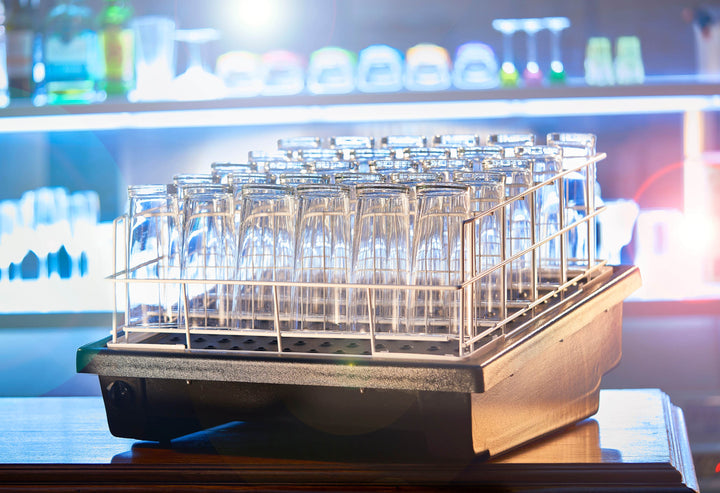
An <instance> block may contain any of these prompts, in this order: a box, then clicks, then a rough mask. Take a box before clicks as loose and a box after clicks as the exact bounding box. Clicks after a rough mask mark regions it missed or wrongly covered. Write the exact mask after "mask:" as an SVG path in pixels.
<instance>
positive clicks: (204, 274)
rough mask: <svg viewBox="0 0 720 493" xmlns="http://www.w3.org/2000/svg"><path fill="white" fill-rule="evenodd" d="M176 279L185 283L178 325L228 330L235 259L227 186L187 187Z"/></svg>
mask: <svg viewBox="0 0 720 493" xmlns="http://www.w3.org/2000/svg"><path fill="white" fill-rule="evenodd" d="M183 216H184V218H183V233H182V253H181V257H180V277H181V278H182V279H183V280H193V281H198V280H199V281H205V282H202V283H192V282H187V283H184V290H183V292H182V294H181V297H180V300H181V306H182V308H181V310H180V324H181V325H185V324H187V326H188V327H190V328H204V327H222V328H229V327H230V316H231V308H232V292H233V289H232V287H231V286H229V285H228V284H227V283H225V282H224V281H227V280H229V279H230V278H231V274H232V272H231V271H230V266H231V265H233V262H234V260H235V251H236V250H235V235H234V225H233V216H234V207H233V195H232V190H231V188H230V187H229V186H227V185H219V184H212V185H202V186H194V187H188V188H186V190H185V196H184V199H183Z"/></svg>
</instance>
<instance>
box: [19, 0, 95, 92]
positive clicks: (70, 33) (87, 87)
mask: <svg viewBox="0 0 720 493" xmlns="http://www.w3.org/2000/svg"><path fill="white" fill-rule="evenodd" d="M42 53H43V66H44V69H45V73H44V80H43V83H42V85H41V86H40V87H38V88H37V89H36V92H35V97H34V99H33V103H34V104H35V105H43V104H46V103H49V104H69V103H93V102H98V101H102V100H103V99H105V92H104V91H99V90H98V89H97V83H98V80H99V78H100V54H99V49H98V35H97V31H96V30H95V29H94V19H93V12H92V9H91V8H90V6H89V5H88V4H87V2H86V1H84V0H58V1H56V3H55V6H54V7H53V8H51V9H50V11H49V12H48V15H47V17H46V21H45V32H44V36H43V49H42Z"/></svg>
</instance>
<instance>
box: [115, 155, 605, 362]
mask: <svg viewBox="0 0 720 493" xmlns="http://www.w3.org/2000/svg"><path fill="white" fill-rule="evenodd" d="M605 157H606V155H605V154H604V153H599V154H596V155H594V156H592V157H591V158H589V159H588V160H587V161H585V162H584V163H582V164H581V165H578V166H576V167H574V168H572V169H566V170H563V171H562V172H560V173H558V174H556V175H555V176H553V177H552V178H550V179H548V180H546V181H543V182H542V183H536V184H534V185H533V186H531V187H528V188H527V189H525V191H524V192H523V193H521V194H520V195H517V196H513V197H509V198H507V199H506V200H504V201H502V202H499V203H498V204H497V205H495V206H493V207H491V208H489V209H487V210H485V211H483V212H480V213H475V214H474V215H473V216H472V217H469V218H467V219H465V220H463V221H462V234H461V235H460V249H461V251H462V252H463V253H462V255H461V256H460V259H459V261H460V269H459V270H460V273H461V274H462V280H461V282H460V283H458V284H448V285H427V286H426V285H412V284H404V285H378V284H355V283H348V282H342V283H330V282H322V283H318V282H289V281H239V280H228V279H216V278H210V277H208V278H206V279H183V278H181V277H180V276H179V274H176V275H175V276H172V275H170V274H172V273H174V272H176V271H173V270H172V269H158V272H159V273H160V274H159V275H158V277H157V278H152V279H150V278H135V277H133V273H134V272H136V271H137V270H138V269H141V268H146V267H148V265H151V264H153V263H158V264H160V263H163V261H164V260H165V259H163V258H157V259H154V260H150V261H148V262H145V263H144V264H141V265H134V266H131V265H129V264H128V248H129V242H128V239H129V221H128V217H127V215H125V216H120V217H118V218H117V219H116V220H115V221H114V230H115V242H114V244H115V248H114V262H115V263H114V267H115V269H114V271H115V272H114V274H112V275H110V276H109V277H108V279H110V280H111V281H113V282H114V286H115V288H114V292H115V310H114V312H113V326H112V333H111V340H110V341H109V342H108V343H107V347H108V348H109V349H118V350H137V351H143V350H147V351H158V350H161V351H191V352H198V353H202V352H208V351H210V352H213V353H218V352H223V353H226V354H228V355H229V356H231V357H242V356H243V355H244V354H245V355H247V354H253V355H255V356H257V355H258V354H261V353H280V354H282V355H283V356H284V357H289V358H292V357H293V356H294V355H302V356H303V357H307V356H308V355H316V356H317V357H324V358H344V359H346V358H348V357H352V358H380V359H413V360H437V359H439V360H443V361H453V360H456V361H462V360H464V359H467V358H469V357H471V356H473V355H475V354H477V353H481V352H482V353H484V352H486V351H488V350H490V349H491V348H493V347H496V345H497V344H499V343H502V341H503V340H505V339H508V338H511V337H515V336H517V335H518V333H521V332H524V331H526V330H528V328H529V327H532V326H533V321H534V320H535V319H540V318H542V316H543V314H544V313H546V311H548V310H550V309H552V307H553V306H555V305H557V304H559V303H561V302H562V301H563V300H566V299H568V296H571V295H572V294H573V293H574V292H577V291H578V290H580V289H582V286H583V284H584V283H586V282H587V281H589V280H591V279H593V278H595V277H596V276H598V275H599V274H600V272H602V271H603V269H604V268H605V265H606V262H605V261H603V260H598V259H596V258H595V255H594V252H593V250H594V249H593V248H586V250H585V258H582V259H577V258H570V257H569V255H568V251H567V250H568V249H567V237H568V235H571V234H575V235H579V234H582V235H583V236H584V240H585V244H586V245H588V246H589V245H594V243H595V227H594V223H595V220H596V217H597V215H598V214H600V213H601V212H602V211H603V210H604V208H603V207H597V208H594V207H588V208H587V209H586V211H585V213H584V215H583V217H580V218H578V219H576V220H573V221H572V222H571V223H569V224H566V223H567V222H568V221H567V220H566V217H565V216H566V211H567V210H568V208H571V207H572V204H567V203H566V193H565V189H564V187H565V178H566V177H567V176H568V175H569V174H571V173H578V172H580V173H584V174H585V176H589V177H594V176H595V173H594V169H595V166H596V163H598V162H599V161H601V160H603V159H605ZM591 179H593V181H594V178H591ZM588 182H589V183H592V182H591V181H588ZM549 185H551V186H557V187H558V190H559V196H558V198H559V201H560V204H559V228H558V229H557V231H556V232H554V234H551V235H548V236H546V237H543V238H541V239H538V238H535V236H536V235H535V231H536V228H535V214H534V204H535V200H534V198H535V194H536V193H538V191H539V190H541V189H542V188H543V187H546V186H549ZM584 194H585V197H584V200H585V202H584V204H588V205H590V206H592V205H593V204H594V197H593V194H594V191H593V187H592V186H586V187H585V190H584ZM526 198H532V200H529V201H528V203H529V205H530V219H531V228H530V231H531V245H530V246H529V247H527V248H525V249H523V250H521V251H517V252H513V254H512V255H510V254H509V253H508V252H507V250H508V248H506V242H505V238H506V233H507V232H506V222H505V220H504V218H503V215H504V212H505V210H506V208H507V207H508V206H509V205H510V204H512V203H513V202H514V201H518V200H525V199H526ZM491 215H498V216H499V218H500V220H499V221H498V224H499V225H500V229H501V237H502V239H503V240H502V241H501V255H500V258H498V259H497V261H496V262H494V263H493V265H492V266H489V267H486V268H484V269H481V266H480V264H481V262H480V260H479V259H480V257H479V255H480V252H479V244H480V242H479V238H478V237H477V231H478V230H479V225H480V223H481V222H482V221H483V219H485V218H487V217H489V216H491ZM558 239H559V241H558V243H559V250H560V259H559V260H560V261H559V266H558V269H559V276H558V279H559V281H558V282H557V283H556V284H555V285H552V286H548V285H547V284H544V283H540V282H538V279H541V277H539V272H538V271H539V269H538V262H537V257H538V255H540V253H539V252H540V249H541V248H542V247H543V245H546V244H548V243H549V242H551V241H553V240H558ZM523 257H531V258H532V261H531V263H530V265H531V274H532V275H531V277H530V279H531V284H530V287H529V290H530V295H529V297H528V299H527V300H526V301H524V302H522V303H518V302H513V301H511V300H508V299H507V292H508V290H507V286H506V284H507V277H508V276H507V274H508V270H509V269H511V268H512V264H513V262H516V261H518V259H520V258H523ZM227 270H228V272H229V271H230V270H231V267H229V266H228V267H227ZM177 272H179V271H177ZM163 273H164V274H163ZM498 273H499V275H498ZM493 275H495V276H496V277H497V278H498V279H499V282H500V288H499V290H498V293H499V297H500V299H499V300H498V308H497V311H496V313H494V314H493V316H491V317H488V316H487V314H486V313H484V312H483V310H482V309H481V307H480V303H479V297H480V296H481V293H482V291H483V289H485V285H486V282H487V280H488V279H489V276H493ZM218 277H224V278H228V277H231V276H229V275H221V276H218ZM141 284H145V285H149V286H151V287H152V289H158V290H160V291H163V292H164V293H166V294H167V293H168V292H170V293H175V294H176V295H177V296H178V298H177V299H178V301H177V304H176V305H175V306H174V308H173V309H174V311H175V313H176V315H177V316H176V318H175V319H174V320H171V321H170V322H157V323H152V322H150V323H148V322H145V323H127V321H128V320H130V319H131V317H130V314H129V312H128V303H127V300H128V296H129V293H130V291H131V290H132V289H134V286H138V285H141ZM209 285H210V286H212V287H211V288H210V289H208V288H207V286H209ZM198 286H204V287H205V291H204V292H205V293H213V294H212V296H215V297H216V298H215V300H214V301H213V300H211V299H210V298H211V297H208V295H207V294H206V295H205V296H206V298H207V299H206V301H205V303H204V305H202V306H205V307H206V309H205V311H204V313H202V316H200V317H198V316H193V314H191V313H190V312H189V309H188V306H192V303H189V302H188V296H189V293H191V292H195V291H198V290H197V289H194V288H197V287H198ZM146 287H147V286H146ZM241 288H244V289H248V290H249V291H251V292H255V293H262V294H263V300H264V305H265V309H264V310H263V312H262V313H251V314H250V318H251V321H252V323H250V324H248V323H238V322H237V317H236V318H235V319H233V317H231V316H227V315H223V316H218V315H217V314H216V311H215V308H216V305H217V299H219V297H218V293H219V292H223V293H237V292H238V290H240V289H241ZM213 290H214V291H213ZM200 291H203V290H200ZM307 292H312V293H314V294H313V295H314V296H317V295H318V294H322V293H326V294H327V293H335V294H337V293H341V294H342V296H344V297H345V298H346V299H347V300H353V299H360V300H362V302H363V303H366V304H367V310H363V313H366V314H367V319H366V320H364V322H365V323H364V324H357V325H353V324H352V323H348V324H347V326H346V327H338V326H336V325H333V324H322V323H321V324H312V325H310V328H305V327H300V326H299V325H298V324H297V323H296V322H297V321H296V319H295V316H293V315H292V313H291V312H292V311H291V310H288V309H287V305H288V304H292V303H293V302H297V297H298V296H301V293H307ZM388 293H393V294H394V296H384V298H385V299H395V300H401V301H399V303H405V304H407V303H408V302H409V301H410V300H418V299H421V300H422V299H425V300H430V299H432V300H433V301H434V302H435V304H434V305H433V306H437V301H438V300H441V301H443V300H444V301H448V300H449V302H450V306H449V309H450V310H452V311H453V312H454V316H455V318H454V319H453V322H452V323H448V322H447V317H444V316H438V314H437V313H434V312H433V310H424V311H421V312H422V316H421V317H420V316H418V315H417V313H415V314H411V313H409V312H408V311H407V308H406V309H405V311H403V313H405V315H404V316H405V320H404V324H403V326H404V327H406V328H407V327H418V326H422V327H425V329H426V330H422V331H417V330H416V331H413V330H410V329H407V330H402V329H400V330H398V329H397V327H396V328H394V329H391V330H388V329H387V324H384V321H383V320H381V319H378V317H377V316H376V315H375V314H376V312H377V310H376V299H378V298H379V297H383V294H388ZM181 300H185V301H184V302H181ZM349 303H351V301H348V304H349ZM249 305H250V306H255V304H254V303H250V304H249ZM405 306H406V307H407V305H405ZM346 310H348V311H349V307H346ZM196 315H197V314H196ZM243 317H244V321H245V322H247V320H248V317H247V315H245V316H240V317H239V318H243ZM350 322H352V321H350ZM357 326H361V327H362V329H361V330H353V329H352V327H357Z"/></svg>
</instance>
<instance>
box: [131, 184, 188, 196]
mask: <svg viewBox="0 0 720 493" xmlns="http://www.w3.org/2000/svg"><path fill="white" fill-rule="evenodd" d="M127 193H128V197H137V196H140V195H175V194H176V193H177V186H176V185H175V184H173V183H142V184H138V185H128V189H127Z"/></svg>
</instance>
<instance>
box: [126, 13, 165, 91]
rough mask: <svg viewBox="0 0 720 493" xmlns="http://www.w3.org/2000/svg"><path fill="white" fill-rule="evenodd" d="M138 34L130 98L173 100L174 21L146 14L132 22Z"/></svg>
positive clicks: (136, 36) (135, 35) (136, 35)
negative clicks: (171, 86) (170, 88)
mask: <svg viewBox="0 0 720 493" xmlns="http://www.w3.org/2000/svg"><path fill="white" fill-rule="evenodd" d="M131 26H132V28H133V32H134V37H135V89H133V90H132V91H130V94H129V95H128V99H130V100H131V101H161V100H167V99H170V97H171V95H170V93H169V91H168V88H169V87H170V85H171V84H172V81H173V79H174V77H175V21H173V20H172V19H170V18H168V17H163V16H156V15H146V16H141V17H137V18H135V19H133V21H132V22H131Z"/></svg>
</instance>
